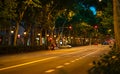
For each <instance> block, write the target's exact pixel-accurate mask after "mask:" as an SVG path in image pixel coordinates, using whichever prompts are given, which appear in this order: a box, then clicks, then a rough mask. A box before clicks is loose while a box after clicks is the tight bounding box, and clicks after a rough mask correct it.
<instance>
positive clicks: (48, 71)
mask: <svg viewBox="0 0 120 74" xmlns="http://www.w3.org/2000/svg"><path fill="white" fill-rule="evenodd" d="M53 71H55V69H50V70H47V71H45V73H50V72H53Z"/></svg>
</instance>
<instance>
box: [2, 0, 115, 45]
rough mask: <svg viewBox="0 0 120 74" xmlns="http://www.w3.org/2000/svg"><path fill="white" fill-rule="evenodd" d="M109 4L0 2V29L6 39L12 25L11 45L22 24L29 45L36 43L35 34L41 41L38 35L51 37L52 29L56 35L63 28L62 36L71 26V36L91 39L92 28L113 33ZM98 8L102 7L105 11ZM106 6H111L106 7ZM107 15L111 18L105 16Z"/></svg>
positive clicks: (67, 0) (59, 0)
mask: <svg viewBox="0 0 120 74" xmlns="http://www.w3.org/2000/svg"><path fill="white" fill-rule="evenodd" d="M110 3H111V2H110V1H109V0H106V1H102V2H101V3H100V2H99V1H98V0H96V1H95V0H94V1H89V0H85V1H82V0H65V1H64V0H44V1H43V0H25V1H24V0H9V1H8V0H1V1H0V10H1V12H0V29H1V30H4V31H6V35H8V37H9V35H10V30H11V26H14V27H15V28H14V30H15V33H14V46H16V43H17V36H18V30H19V26H20V24H21V22H24V23H25V24H24V28H25V31H26V33H27V34H26V35H28V34H29V33H30V38H31V45H34V44H35V43H34V39H35V37H34V36H35V35H37V33H40V39H41V38H42V37H41V36H46V35H47V33H50V35H53V34H54V30H56V31H57V32H58V30H60V27H62V31H61V32H63V33H62V34H67V31H69V29H67V30H66V31H65V28H66V27H68V26H72V31H70V34H71V35H72V36H76V37H78V36H82V37H91V35H92V36H95V35H94V34H92V33H93V32H94V31H95V30H94V27H93V26H94V25H96V24H97V25H99V28H98V30H99V33H100V34H104V35H106V34H108V30H109V29H111V30H112V31H113V29H112V27H111V25H113V23H112V21H111V20H112V13H111V11H108V10H109V8H110V7H112V5H110ZM99 5H103V6H102V7H105V9H103V8H102V7H99ZM90 6H94V7H96V9H97V10H101V11H102V12H103V14H104V15H102V16H100V17H97V16H96V15H94V14H93V12H92V11H91V10H90V9H89V7H90ZM108 6H110V7H109V8H107V7H108ZM108 13H110V14H109V16H110V17H111V18H109V17H108ZM100 21H102V22H101V23H100ZM107 22H109V23H107ZM64 27H65V28H64ZM83 33H84V35H83ZM26 37H27V38H28V36H26ZM8 39H9V38H8ZM40 41H41V40H40ZM40 45H41V42H40Z"/></svg>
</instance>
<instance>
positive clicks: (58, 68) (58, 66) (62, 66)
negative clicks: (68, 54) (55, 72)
mask: <svg viewBox="0 0 120 74" xmlns="http://www.w3.org/2000/svg"><path fill="white" fill-rule="evenodd" d="M62 67H64V66H62V65H61V66H57V67H56V68H58V69H59V68H62Z"/></svg>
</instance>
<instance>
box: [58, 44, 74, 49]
mask: <svg viewBox="0 0 120 74" xmlns="http://www.w3.org/2000/svg"><path fill="white" fill-rule="evenodd" d="M71 47H72V46H71V45H62V46H60V47H59V48H60V49H64V48H71Z"/></svg>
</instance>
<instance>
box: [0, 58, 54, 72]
mask: <svg viewBox="0 0 120 74" xmlns="http://www.w3.org/2000/svg"><path fill="white" fill-rule="evenodd" d="M53 58H56V57H49V58H45V59H41V60H35V61H31V62H26V63H22V64H18V65H13V66H9V67H5V68H1V69H0V71H2V70H7V69H11V68H16V67H20V66H25V65H29V64H33V63H37V62H41V61H45V60H50V59H53Z"/></svg>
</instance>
